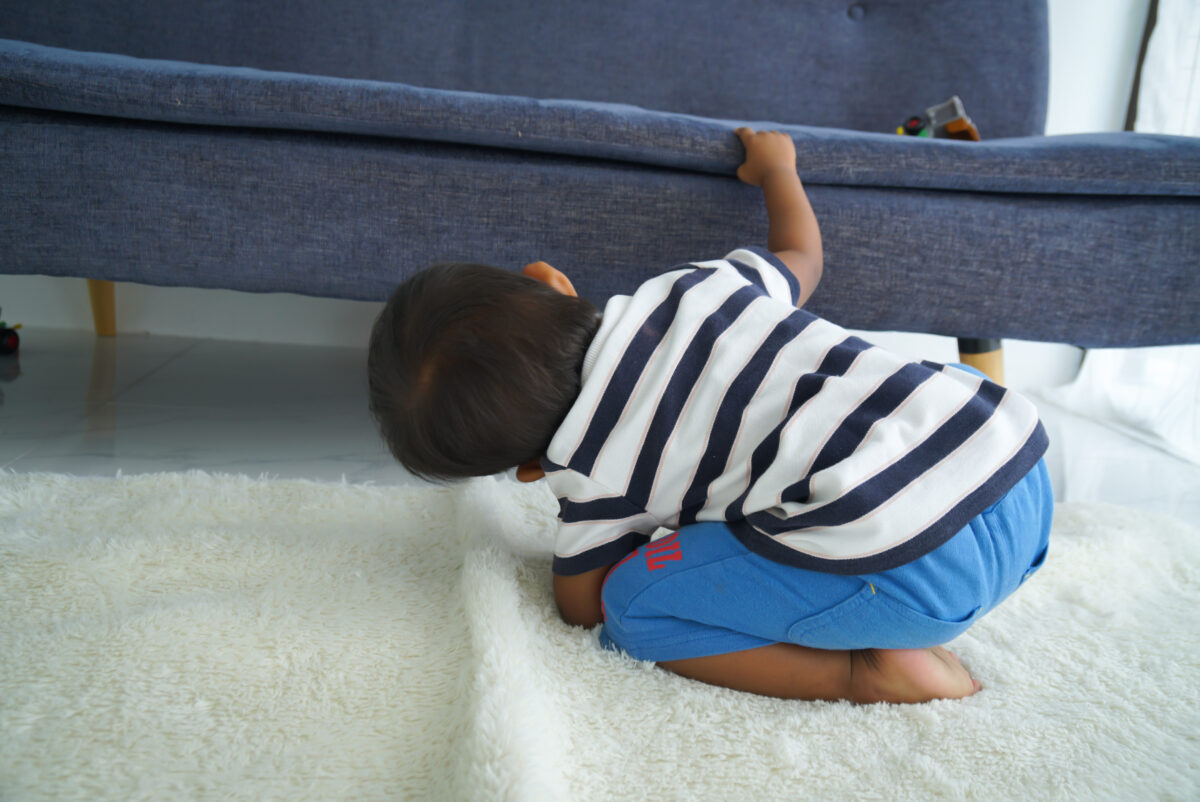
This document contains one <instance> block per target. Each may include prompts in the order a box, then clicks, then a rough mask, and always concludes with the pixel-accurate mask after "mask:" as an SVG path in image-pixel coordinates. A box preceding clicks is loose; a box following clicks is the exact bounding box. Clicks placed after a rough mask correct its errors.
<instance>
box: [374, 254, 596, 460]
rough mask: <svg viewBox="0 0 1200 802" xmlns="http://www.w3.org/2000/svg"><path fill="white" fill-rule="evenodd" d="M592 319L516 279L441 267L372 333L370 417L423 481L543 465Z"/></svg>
mask: <svg viewBox="0 0 1200 802" xmlns="http://www.w3.org/2000/svg"><path fill="white" fill-rule="evenodd" d="M598 325H599V317H598V315H597V313H596V307H594V306H593V305H592V304H591V303H589V302H588V301H586V300H584V299H581V298H575V297H573V296H568V295H563V294H562V293H559V292H558V291H556V290H554V289H552V288H550V287H548V286H546V285H545V284H543V283H541V282H539V281H535V280H534V279H532V278H529V277H527V276H524V275H520V274H518V273H512V272H509V271H507V270H501V269H500V268H496V267H488V266H486V265H477V264H463V263H452V264H441V265H434V266H433V267H431V268H429V269H428V270H425V271H423V272H421V273H418V274H417V275H415V276H412V277H411V278H409V279H408V280H407V281H405V282H404V283H403V284H401V285H400V286H399V287H398V288H397V289H396V291H395V292H394V293H393V294H392V297H391V298H390V299H389V300H388V302H387V305H386V306H385V307H384V309H383V311H382V312H381V313H380V315H379V318H378V319H377V320H376V321H375V326H374V328H373V329H372V331H371V345H370V351H369V353H368V357H367V376H368V382H369V385H370V387H369V391H370V404H371V414H372V415H374V416H375V420H376V421H377V422H378V423H379V429H380V432H381V433H382V435H383V439H384V440H385V441H386V442H387V446H388V450H390V451H391V452H392V454H393V456H395V457H396V459H397V460H399V461H400V463H401V464H402V465H404V467H405V468H407V469H408V470H409V471H411V472H412V473H414V474H416V475H417V476H420V477H422V478H425V479H432V480H446V479H461V478H465V477H468V476H487V475H489V474H493V473H498V472H500V471H504V470H507V469H509V468H512V467H513V466H515V465H520V464H522V463H524V462H527V461H529V460H531V459H536V458H538V457H541V456H542V455H544V454H545V453H546V449H547V447H548V446H549V445H550V439H551V438H552V437H553V436H554V432H555V431H556V430H557V429H558V427H559V425H560V424H561V423H562V420H563V418H564V417H566V414H567V412H568V410H570V408H571V404H572V403H574V401H575V397H576V396H577V395H578V394H579V384H580V378H579V372H580V368H581V366H582V364H583V357H584V354H585V353H586V352H587V348H588V345H589V344H590V343H591V341H592V337H593V336H595V334H596V328H597V326H598Z"/></svg>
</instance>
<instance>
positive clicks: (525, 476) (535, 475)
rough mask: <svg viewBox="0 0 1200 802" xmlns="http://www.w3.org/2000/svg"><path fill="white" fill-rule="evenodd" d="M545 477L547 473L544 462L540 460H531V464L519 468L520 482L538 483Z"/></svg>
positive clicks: (524, 464)
mask: <svg viewBox="0 0 1200 802" xmlns="http://www.w3.org/2000/svg"><path fill="white" fill-rule="evenodd" d="M545 475H546V471H544V470H543V469H542V461H541V460H540V459H531V460H529V462H525V463H522V464H520V465H518V466H517V481H518V482H536V481H537V480H538V479H541V478H543V477H544V476H545Z"/></svg>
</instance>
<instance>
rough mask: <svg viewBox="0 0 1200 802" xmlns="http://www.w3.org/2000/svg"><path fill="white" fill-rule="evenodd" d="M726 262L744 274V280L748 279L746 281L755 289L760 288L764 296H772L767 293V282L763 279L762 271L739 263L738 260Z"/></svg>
mask: <svg viewBox="0 0 1200 802" xmlns="http://www.w3.org/2000/svg"><path fill="white" fill-rule="evenodd" d="M726 261H728V262H729V264H731V265H733V266H734V267H735V268H737V272H739V273H741V274H742V278H744V279H746V281H749V282H750V283H751V284H753V285H754V286H755V287H758V289H759V290H760V291H761V292H762V294H763V295H770V294H771V293H770V292H768V291H767V282H766V280H765V279H764V278H763V275H762V272H761V271H759V270H755V269H754V268H753V267H751V266H750V265H748V264H746V263H745V262H739V261H738V260H737V259H728V260H726Z"/></svg>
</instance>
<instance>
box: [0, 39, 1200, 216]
mask: <svg viewBox="0 0 1200 802" xmlns="http://www.w3.org/2000/svg"><path fill="white" fill-rule="evenodd" d="M0 104H7V105H11V106H19V107H25V108H33V109H46V110H54V111H64V112H76V113H82V114H92V115H102V116H107V117H116V118H125V119H136V120H153V121H160V122H173V123H190V124H198V125H219V126H232V127H250V128H269V129H288V130H301V131H323V132H331V133H346V134H361V135H368V136H380V137H389V138H397V139H415V140H422V141H430V142H444V143H452V144H462V145H478V146H485V147H494V148H504V149H513V150H523V151H534V152H540V153H553V154H560V155H568V156H577V157H585V158H595V159H608V160H616V161H624V162H630V163H637V164H646V165H651V166H656V167H667V168H673V169H684V170H692V171H698V172H707V173H716V174H722V175H733V174H734V173H735V172H736V169H737V167H738V165H739V164H740V163H741V159H742V149H741V145H740V144H739V143H738V141H737V137H736V136H735V135H734V134H733V129H734V128H736V127H738V126H739V125H750V126H752V127H756V128H762V127H771V128H778V129H779V130H783V131H786V132H787V133H789V134H790V135H791V136H792V137H793V138H794V139H795V140H796V145H797V148H796V149H797V159H798V167H799V169H800V172H801V175H802V176H803V178H804V180H805V181H806V183H808V184H828V185H837V186H870V187H897V188H908V189H932V190H963V191H972V192H1000V193H1031V194H1038V195H1048V194H1088V195H1188V196H1200V139H1197V138H1193V137H1175V136H1158V135H1148V134H1127V133H1108V134H1085V135H1075V136H1058V137H1025V138H1016V139H996V140H985V141H984V142H982V143H964V142H958V141H954V140H928V139H919V138H912V137H900V136H895V135H894V134H876V133H866V132H860V131H847V130H843V129H832V128H818V127H810V126H799V125H781V124H779V123H777V122H771V121H745V120H718V119H710V118H704V117H693V116H688V115H683V114H671V113H666V112H658V111H654V110H648V109H642V108H638V107H635V106H624V105H619V104H611V103H591V102H583V101H573V100H537V99H534V98H527V97H516V96H508V95H486V94H478V93H472V92H454V91H448V90H437V89H426V88H422V87H416V86H409V85H406V84H398V83H384V82H379V81H365V80H352V79H344V78H328V77H322V76H314V75H302V74H297V73H282V72H268V71H264V70H256V69H249V68H241V67H219V66H212V65H206V64H193V63H185V62H177V61H161V60H152V59H138V58H132V57H129V56H121V55H114V54H108V53H81V52H77V51H72V50H64V49H61V48H52V47H44V46H41V45H36V44H32V43H28V42H17V41H13V40H4V39H0Z"/></svg>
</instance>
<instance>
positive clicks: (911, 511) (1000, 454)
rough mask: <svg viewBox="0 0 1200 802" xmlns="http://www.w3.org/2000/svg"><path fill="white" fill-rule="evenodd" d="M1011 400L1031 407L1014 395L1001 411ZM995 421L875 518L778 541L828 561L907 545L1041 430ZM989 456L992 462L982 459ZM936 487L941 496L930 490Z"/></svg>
mask: <svg viewBox="0 0 1200 802" xmlns="http://www.w3.org/2000/svg"><path fill="white" fill-rule="evenodd" d="M1010 399H1012V402H1011V403H1013V404H1020V403H1021V402H1024V403H1028V402H1026V401H1025V399H1022V398H1019V397H1017V396H1014V395H1013V394H1012V393H1009V394H1008V395H1006V396H1005V397H1004V399H1003V400H1002V401H1001V404H1000V408H1003V407H1006V406H1007V405H1008V404H1009V403H1010ZM1030 406H1031V407H1032V405H1030ZM1000 408H998V409H997V412H998V413H999V411H1000ZM1008 411H1010V410H1005V412H1008ZM993 420H995V421H996V424H997V425H991V426H985V427H984V428H982V429H980V430H978V431H977V432H976V433H975V434H974V435H973V436H972V437H971V438H969V439H968V440H967V442H965V443H963V444H962V445H961V446H959V448H957V449H956V450H955V451H953V452H952V453H951V454H949V455H947V457H946V458H945V459H943V460H942V461H941V462H940V463H939V464H938V465H936V466H934V468H932V469H930V470H929V471H928V472H926V473H925V475H923V476H922V477H921V478H920V479H919V480H917V481H916V482H914V483H912V484H910V485H909V486H908V488H906V490H905V491H903V492H901V493H899V494H897V495H896V496H894V497H892V499H891V500H890V501H889V502H888V503H887V504H885V505H882V506H881V507H878V508H876V509H875V510H874V511H873V512H872V513H871V514H870V515H868V516H866V517H864V518H862V519H859V520H857V521H854V522H852V523H848V524H844V525H842V526H837V527H833V528H829V529H806V530H803V531H800V532H793V533H789V534H785V535H780V536H779V537H778V538H777V540H778V541H779V542H780V543H782V544H783V545H786V546H788V547H790V548H793V549H795V550H796V551H800V552H803V553H805V554H810V555H814V556H818V557H825V558H828V559H854V558H858V557H867V556H870V555H873V554H878V553H880V552H882V551H886V550H888V549H890V548H894V547H895V546H898V545H900V544H902V543H904V542H905V541H907V540H909V539H910V538H911V537H913V536H914V535H916V534H919V533H920V532H922V531H924V530H925V529H927V528H928V527H930V526H932V525H933V524H934V523H936V522H937V521H938V520H940V519H941V518H942V517H943V516H944V515H946V514H947V513H948V512H949V511H950V510H952V509H953V508H954V507H955V506H956V505H957V504H959V503H960V502H961V501H962V500H963V499H964V498H966V497H967V496H968V495H970V494H971V493H973V492H974V491H975V490H977V489H978V488H979V487H981V486H982V485H983V484H984V483H986V482H987V481H988V480H989V479H990V478H991V477H992V475H993V474H994V473H995V471H996V470H997V469H998V468H999V467H1001V466H1002V465H1004V464H1006V463H1007V462H1008V461H1009V460H1011V459H1012V458H1013V457H1014V456H1015V455H1016V454H1017V452H1018V451H1020V449H1021V447H1022V446H1024V444H1025V443H1026V442H1027V441H1028V439H1029V437H1030V435H1032V433H1033V430H1034V428H1035V427H1036V426H1037V416H1036V414H1034V415H1033V416H1032V417H1027V416H1026V415H1024V414H1021V415H1018V418H1017V420H1021V421H1022V422H1023V423H1024V424H1025V426H1024V428H1017V427H1016V426H1014V425H1013V424H1014V423H1015V421H1013V420H1009V419H1008V416H1007V414H1005V415H1000V414H998V415H997V416H993ZM997 449H1001V450H999V451H997ZM985 455H986V457H987V458H986V459H982V458H981V457H982V456H985ZM931 487H932V488H936V489H937V492H936V493H931V492H929V491H930V488H931Z"/></svg>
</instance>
